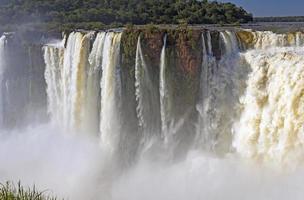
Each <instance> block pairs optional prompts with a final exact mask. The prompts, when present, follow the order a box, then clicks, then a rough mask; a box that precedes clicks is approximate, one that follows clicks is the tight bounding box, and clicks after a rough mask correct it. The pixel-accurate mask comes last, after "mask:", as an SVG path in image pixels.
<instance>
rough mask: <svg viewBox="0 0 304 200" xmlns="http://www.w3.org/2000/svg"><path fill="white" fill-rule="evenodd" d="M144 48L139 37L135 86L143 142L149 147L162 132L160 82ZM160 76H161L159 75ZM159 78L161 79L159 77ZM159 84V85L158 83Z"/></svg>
mask: <svg viewBox="0 0 304 200" xmlns="http://www.w3.org/2000/svg"><path fill="white" fill-rule="evenodd" d="M151 70H152V69H151V66H148V65H147V63H146V61H145V57H144V54H143V50H142V44H141V37H139V38H138V42H137V50H136V63H135V88H136V100H137V108H136V109H137V115H138V119H139V126H140V128H141V131H142V140H141V143H142V145H143V147H144V148H149V147H150V145H152V144H153V143H154V141H155V140H157V139H159V136H160V132H161V124H160V123H161V119H160V118H161V116H160V105H159V104H160V99H159V84H160V83H159V82H158V83H156V82H155V79H154V76H155V74H154V75H153V74H152V73H151ZM158 78H159V77H158ZM157 80H159V79H157ZM156 84H157V85H156Z"/></svg>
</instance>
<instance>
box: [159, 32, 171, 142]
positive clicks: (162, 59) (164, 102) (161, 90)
mask: <svg viewBox="0 0 304 200" xmlns="http://www.w3.org/2000/svg"><path fill="white" fill-rule="evenodd" d="M166 45H167V35H165V37H164V44H163V48H162V51H161V56H160V73H159V74H160V79H159V81H160V85H159V93H160V114H161V126H162V136H163V138H164V140H165V143H168V132H169V130H168V125H167V123H168V119H167V118H168V116H167V110H166V108H167V106H168V105H167V104H168V99H167V98H168V97H167V96H166V95H167V93H168V91H167V88H166Z"/></svg>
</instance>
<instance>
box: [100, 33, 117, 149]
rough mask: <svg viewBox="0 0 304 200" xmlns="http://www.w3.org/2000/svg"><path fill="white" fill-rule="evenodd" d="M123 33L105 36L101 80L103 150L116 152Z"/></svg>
mask: <svg viewBox="0 0 304 200" xmlns="http://www.w3.org/2000/svg"><path fill="white" fill-rule="evenodd" d="M120 40H121V33H113V32H109V33H107V34H106V36H105V43H104V49H103V55H102V57H103V62H102V78H101V110H100V132H101V141H102V146H103V148H105V149H107V150H108V151H110V152H114V151H115V150H116V148H117V147H118V146H117V145H118V142H119V136H120V132H121V130H120V120H119V117H120V116H119V104H120V102H119V99H120V97H119V95H120V83H119V81H120V79H119V67H120V66H119V55H120Z"/></svg>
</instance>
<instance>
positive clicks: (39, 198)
mask: <svg viewBox="0 0 304 200" xmlns="http://www.w3.org/2000/svg"><path fill="white" fill-rule="evenodd" d="M0 199H1V200H57V198H55V197H49V196H46V195H45V194H44V193H43V192H39V191H37V190H36V188H35V187H33V188H32V189H30V188H28V189H26V188H24V187H23V186H21V184H20V182H19V183H18V185H17V186H15V185H13V184H12V183H9V182H7V183H5V184H0Z"/></svg>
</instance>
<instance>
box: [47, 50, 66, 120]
mask: <svg viewBox="0 0 304 200" xmlns="http://www.w3.org/2000/svg"><path fill="white" fill-rule="evenodd" d="M63 59H64V49H63V47H62V48H60V47H58V48H57V47H55V46H51V45H48V46H45V47H44V61H45V64H46V66H45V80H46V83H47V88H46V90H47V96H48V113H49V115H51V120H52V121H53V122H60V121H61V120H63V113H62V111H63V93H62V92H63V91H62V70H63Z"/></svg>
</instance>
